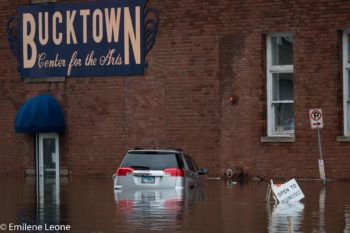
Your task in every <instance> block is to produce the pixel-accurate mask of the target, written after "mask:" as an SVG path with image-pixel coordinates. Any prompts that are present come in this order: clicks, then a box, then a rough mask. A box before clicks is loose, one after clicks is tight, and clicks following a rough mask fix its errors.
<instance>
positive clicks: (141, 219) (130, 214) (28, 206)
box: [0, 177, 350, 233]
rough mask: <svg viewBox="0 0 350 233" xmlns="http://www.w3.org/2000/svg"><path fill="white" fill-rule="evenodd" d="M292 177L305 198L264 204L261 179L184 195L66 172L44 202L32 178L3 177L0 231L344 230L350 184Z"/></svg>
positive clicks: (347, 232)
mask: <svg viewBox="0 0 350 233" xmlns="http://www.w3.org/2000/svg"><path fill="white" fill-rule="evenodd" d="M47 183H50V182H47ZM298 183H299V186H300V187H301V189H302V190H303V192H304V194H305V198H304V199H303V200H302V201H301V202H300V203H295V204H289V205H277V206H276V205H274V204H273V203H270V204H267V203H266V202H265V194H266V189H267V186H268V182H267V181H265V182H260V183H256V182H254V181H249V182H245V183H232V182H231V183H226V182H224V181H221V180H208V182H207V185H206V186H205V187H203V188H200V189H194V190H190V191H188V192H185V193H182V192H176V191H174V190H143V191H142V190H133V191H123V192H115V191H114V190H113V188H112V185H113V183H112V179H109V178H104V179H102V178H99V179H98V178H96V179H93V178H91V179H90V178H76V177H73V178H70V179H62V180H61V188H60V195H59V196H57V195H56V194H55V192H54V190H55V189H54V188H52V189H50V188H46V189H45V195H44V200H39V199H40V198H38V196H37V195H36V188H35V180H34V179H30V178H26V179H25V178H9V177H4V178H0V228H2V229H4V227H5V228H6V229H4V230H3V231H1V229H0V232H39V231H35V230H36V229H34V230H33V228H34V227H38V226H42V227H47V229H48V227H53V228H52V229H51V230H47V231H46V232H82V233H87V232H94V233H110V232H208V233H209V232H210V233H213V232H216V233H219V232H239V233H243V232H249V233H254V232H269V233H270V232H278V233H279V232H308V233H309V232H315V233H316V232H320V233H322V232H330V233H333V232H343V233H350V195H349V193H350V183H348V182H340V181H331V182H328V183H327V184H326V185H325V186H324V185H322V184H321V183H320V182H319V181H298ZM48 187H49V184H48ZM25 224H26V225H25ZM25 226H26V227H27V228H26V229H25ZM28 226H30V227H33V228H32V229H31V230H28ZM14 227H22V228H16V229H17V230H14ZM55 227H56V228H55ZM69 227H70V229H69V231H68V230H67V229H68V228H69ZM10 228H11V229H12V230H10ZM21 230H22V231H21ZM44 230H45V228H44Z"/></svg>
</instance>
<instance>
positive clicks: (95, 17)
mask: <svg viewBox="0 0 350 233" xmlns="http://www.w3.org/2000/svg"><path fill="white" fill-rule="evenodd" d="M97 21H98V30H97ZM92 36H93V38H94V41H95V42H96V43H100V42H101V41H102V39H103V15H102V11H101V10H100V9H96V10H94V13H93V14H92Z"/></svg>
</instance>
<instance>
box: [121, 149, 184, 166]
mask: <svg viewBox="0 0 350 233" xmlns="http://www.w3.org/2000/svg"><path fill="white" fill-rule="evenodd" d="M121 167H130V168H133V169H135V170H164V169H166V168H183V162H182V160H181V158H180V155H178V154H168V153H167V154H158V153H157V154H150V153H145V154H141V153H136V154H127V155H126V156H125V158H124V160H123V162H122V164H121Z"/></svg>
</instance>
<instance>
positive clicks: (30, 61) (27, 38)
mask: <svg viewBox="0 0 350 233" xmlns="http://www.w3.org/2000/svg"><path fill="white" fill-rule="evenodd" d="M28 23H29V25H30V32H29V33H28ZM34 36H35V21H34V17H33V15H32V14H31V13H24V14H23V37H22V46H23V67H24V68H32V67H33V66H34V65H35V61H36V55H37V48H36V45H35V43H34ZM29 48H30V50H31V57H29Z"/></svg>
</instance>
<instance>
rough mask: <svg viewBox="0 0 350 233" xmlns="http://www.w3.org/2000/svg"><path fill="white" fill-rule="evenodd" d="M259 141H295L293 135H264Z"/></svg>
mask: <svg viewBox="0 0 350 233" xmlns="http://www.w3.org/2000/svg"><path fill="white" fill-rule="evenodd" d="M260 141H261V142H264V143H270V142H288V143H290V142H295V137H292V136H288V137H286V136H284V137H283V136H264V137H261V138H260Z"/></svg>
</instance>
